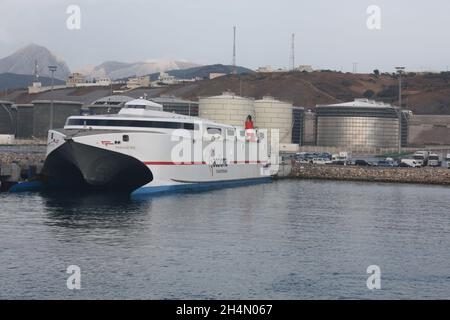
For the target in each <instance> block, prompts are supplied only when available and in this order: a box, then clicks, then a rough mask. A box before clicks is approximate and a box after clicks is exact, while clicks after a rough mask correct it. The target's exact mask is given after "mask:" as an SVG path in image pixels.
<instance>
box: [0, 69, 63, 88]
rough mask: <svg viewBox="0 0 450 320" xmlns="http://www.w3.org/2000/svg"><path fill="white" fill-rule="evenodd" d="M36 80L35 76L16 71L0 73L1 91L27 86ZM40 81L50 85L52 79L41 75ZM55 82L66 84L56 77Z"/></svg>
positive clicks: (56, 83)
mask: <svg viewBox="0 0 450 320" xmlns="http://www.w3.org/2000/svg"><path fill="white" fill-rule="evenodd" d="M33 81H34V76H31V75H26V74H15V73H1V74H0V91H5V90H13V89H18V88H26V87H28V86H30V85H31V84H32V83H33ZM39 81H40V82H41V83H42V85H43V86H49V85H50V84H51V83H52V79H51V78H49V77H39ZM54 84H55V85H58V84H65V81H62V80H59V79H54Z"/></svg>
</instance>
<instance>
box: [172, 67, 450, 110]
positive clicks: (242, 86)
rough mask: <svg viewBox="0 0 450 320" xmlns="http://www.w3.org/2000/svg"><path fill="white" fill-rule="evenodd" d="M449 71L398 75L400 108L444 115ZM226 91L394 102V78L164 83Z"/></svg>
mask: <svg viewBox="0 0 450 320" xmlns="http://www.w3.org/2000/svg"><path fill="white" fill-rule="evenodd" d="M449 81H450V73H441V74H424V75H416V74H408V75H406V76H404V78H403V108H407V109H410V110H412V111H413V112H414V113H417V114H450V84H449ZM226 90H231V91H233V92H235V93H237V94H239V93H240V94H241V95H243V96H248V97H253V98H256V99H259V98H261V97H263V96H264V95H272V96H275V97H276V98H278V99H281V100H286V101H292V102H293V103H294V105H296V106H302V107H306V108H310V109H313V108H314V107H315V106H316V105H317V104H328V103H336V102H343V101H351V100H353V99H354V98H364V97H366V98H370V99H375V100H379V101H383V102H386V103H392V104H398V103H397V101H398V79H397V76H395V75H394V76H393V75H389V74H382V75H380V76H378V77H377V76H375V75H373V74H352V73H341V72H328V71H322V72H319V71H317V72H311V73H306V72H294V73H292V72H285V73H266V74H261V73H253V74H243V75H228V76H225V77H220V78H216V79H213V80H204V81H199V82H196V83H195V84H193V85H190V86H189V88H184V89H183V88H181V87H180V86H178V87H170V88H167V90H166V91H165V92H164V94H174V95H179V96H181V97H183V98H187V99H194V100H195V99H198V97H199V96H211V95H218V94H221V93H222V92H223V91H226Z"/></svg>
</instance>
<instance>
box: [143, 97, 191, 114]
mask: <svg viewBox="0 0 450 320" xmlns="http://www.w3.org/2000/svg"><path fill="white" fill-rule="evenodd" d="M150 100H151V101H153V102H156V103H159V104H160V105H162V106H163V110H164V111H166V112H173V113H178V114H183V115H186V116H192V117H198V102H195V101H190V100H184V99H179V98H176V97H174V96H161V97H157V98H151V99H150Z"/></svg>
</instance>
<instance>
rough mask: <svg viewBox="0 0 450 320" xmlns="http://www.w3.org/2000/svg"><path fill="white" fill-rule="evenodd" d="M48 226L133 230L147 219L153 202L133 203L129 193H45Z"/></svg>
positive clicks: (43, 197) (43, 200)
mask: <svg viewBox="0 0 450 320" xmlns="http://www.w3.org/2000/svg"><path fill="white" fill-rule="evenodd" d="M41 196H42V202H43V206H44V209H45V212H46V213H47V217H48V220H47V223H48V224H51V225H53V226H59V227H66V228H94V229H95V228H101V229H107V228H117V227H132V226H134V225H136V224H137V223H139V222H140V221H142V219H145V216H146V215H147V213H148V212H149V211H150V210H151V204H152V202H151V200H148V201H145V202H144V201H133V200H132V199H131V198H130V196H129V195H126V194H105V193H100V194H78V193H68V192H54V191H53V192H45V193H42V194H41Z"/></svg>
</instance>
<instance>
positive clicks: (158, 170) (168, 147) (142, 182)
mask: <svg viewBox="0 0 450 320" xmlns="http://www.w3.org/2000/svg"><path fill="white" fill-rule="evenodd" d="M243 120H245V119H243ZM249 132H250V133H249ZM266 140H267V139H266V135H265V134H264V133H263V132H262V130H256V129H255V130H245V129H244V128H240V127H234V126H230V125H225V124H220V123H215V122H212V121H209V120H206V119H201V118H197V117H190V116H184V115H179V114H174V113H169V112H164V111H162V106H161V105H159V104H156V103H154V102H151V101H148V100H146V99H142V98H141V99H136V100H133V101H130V102H128V103H127V104H126V105H125V107H124V108H122V109H121V110H120V112H119V113H118V114H115V115H95V116H93V115H86V116H83V115H82V116H71V117H69V118H68V119H67V121H66V124H65V126H64V128H63V129H54V130H49V133H48V141H47V158H46V161H45V164H44V169H43V176H44V178H45V180H46V182H47V183H48V184H49V185H52V186H57V187H58V188H61V187H62V188H81V189H84V190H91V189H93V190H114V191H125V192H130V193H132V194H143V193H156V192H166V191H177V190H186V189H187V190H194V189H205V188H206V189H208V188H211V187H224V186H229V185H239V184H249V183H260V182H267V181H269V180H270V178H271V174H273V173H274V171H273V166H272V167H270V157H269V152H268V150H269V146H268V144H267V141H266Z"/></svg>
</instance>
